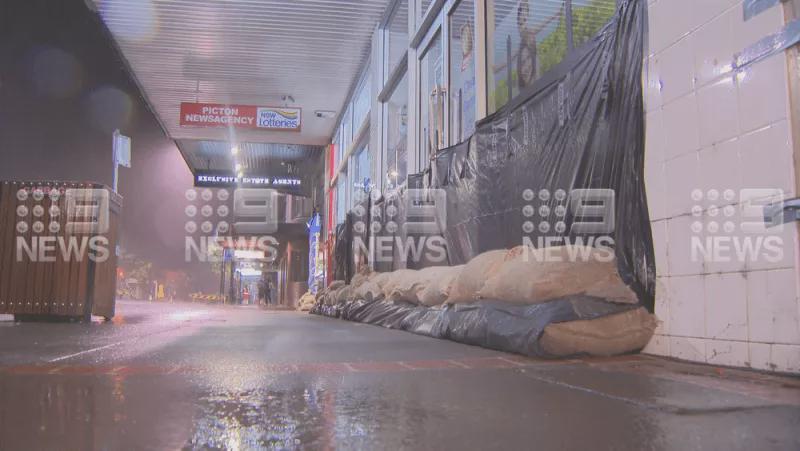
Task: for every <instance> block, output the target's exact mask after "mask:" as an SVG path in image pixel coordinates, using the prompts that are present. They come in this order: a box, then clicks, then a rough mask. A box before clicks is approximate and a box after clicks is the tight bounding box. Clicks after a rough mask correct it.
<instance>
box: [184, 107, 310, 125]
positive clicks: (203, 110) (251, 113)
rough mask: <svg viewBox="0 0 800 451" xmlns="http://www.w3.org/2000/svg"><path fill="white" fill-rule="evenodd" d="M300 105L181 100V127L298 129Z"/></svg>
mask: <svg viewBox="0 0 800 451" xmlns="http://www.w3.org/2000/svg"><path fill="white" fill-rule="evenodd" d="M300 117H301V110H300V108H289V107H270V106H255V105H223V104H219V103H185V102H184V103H181V126H184V127H236V128H249V129H256V130H272V131H276V130H277V131H295V132H299V131H300V126H301V122H300Z"/></svg>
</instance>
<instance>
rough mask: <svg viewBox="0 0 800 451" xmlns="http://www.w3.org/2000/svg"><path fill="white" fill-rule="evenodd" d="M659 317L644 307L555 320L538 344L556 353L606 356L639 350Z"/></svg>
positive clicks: (562, 355)
mask: <svg viewBox="0 0 800 451" xmlns="http://www.w3.org/2000/svg"><path fill="white" fill-rule="evenodd" d="M656 323H657V321H656V318H655V316H653V315H651V314H650V313H649V312H648V311H647V309H645V308H643V307H641V308H637V309H633V310H628V311H626V312H622V313H617V314H614V315H609V316H605V317H602V318H598V319H591V320H579V321H569V322H565V323H554V324H550V325H548V326H547V327H545V329H544V332H543V334H542V337H541V339H540V340H539V344H540V345H541V347H542V349H543V350H544V351H545V352H546V353H547V354H549V355H551V356H553V357H568V356H573V355H591V356H598V357H606V356H613V355H620V354H626V353H630V352H635V351H639V350H641V349H642V348H644V347H645V346H646V345H647V343H648V342H649V341H650V339H651V338H652V337H653V332H654V331H655V329H656Z"/></svg>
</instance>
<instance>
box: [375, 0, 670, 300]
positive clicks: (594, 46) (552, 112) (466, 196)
mask: <svg viewBox="0 0 800 451" xmlns="http://www.w3.org/2000/svg"><path fill="white" fill-rule="evenodd" d="M646 8H647V5H646V1H644V0H621V1H620V2H619V6H618V9H617V12H616V14H615V16H614V17H613V18H612V20H611V21H610V22H609V23H608V24H607V25H606V26H605V27H604V28H603V29H602V30H601V31H600V32H599V33H598V35H597V36H595V38H593V39H592V40H591V41H589V42H587V43H586V44H584V45H583V46H582V47H581V48H580V49H578V50H577V51H576V52H574V53H573V54H571V55H570V56H568V57H567V58H566V59H565V61H563V62H562V63H561V64H560V65H559V66H558V67H556V68H555V69H554V70H552V71H551V72H549V73H548V74H546V75H545V76H544V77H543V78H542V79H540V80H538V81H537V82H536V83H535V84H534V85H533V86H531V87H530V88H529V90H528V91H526V92H524V93H523V94H521V95H520V96H518V97H517V98H516V99H513V100H512V101H511V102H510V103H509V104H507V105H506V106H504V107H503V108H502V109H500V110H499V111H497V112H496V113H495V114H493V115H491V116H489V117H487V118H486V119H484V120H482V121H481V122H480V123H479V124H478V126H477V130H476V132H475V134H474V135H473V136H472V137H471V138H470V139H469V140H468V141H467V142H464V143H461V144H459V145H456V146H453V147H450V148H448V149H444V150H442V151H440V152H439V153H437V155H436V157H435V158H434V159H433V160H432V164H431V167H430V168H429V169H428V171H426V172H425V173H423V174H415V175H411V176H409V183H408V187H409V188H415V187H426V188H436V189H442V190H444V192H445V193H446V213H447V215H446V220H445V221H443V222H442V223H441V224H440V232H441V233H442V235H443V236H444V239H445V241H446V247H447V262H445V263H444V264H449V265H460V264H464V263H466V262H468V261H469V260H471V259H472V258H473V257H475V256H476V255H478V254H481V253H483V252H486V251H489V250H494V249H504V248H506V249H509V248H513V247H515V246H519V245H521V244H524V243H530V244H533V245H534V246H536V247H542V244H541V243H543V242H544V241H541V242H540V240H545V239H550V240H564V241H565V242H566V243H571V244H588V245H593V243H594V244H595V245H596V242H593V241H592V240H597V239H600V238H602V237H605V238H610V239H613V243H614V249H615V253H616V257H617V262H618V269H619V273H620V275H621V276H622V278H623V280H624V281H625V282H626V283H627V284H628V285H629V286H631V288H632V289H633V290H634V291H635V292H636V293H637V295H638V296H639V299H640V300H641V302H642V305H644V306H645V307H647V308H648V309H649V310H650V311H651V312H652V311H653V308H654V297H655V262H654V251H653V242H652V234H651V229H650V222H649V214H648V208H647V199H646V195H645V185H644V145H645V143H644V133H645V124H644V106H643V97H642V69H643V67H642V65H643V55H644V51H643V49H644V47H643V45H644V43H645V41H646V32H647V31H646V30H647V29H646V23H647V10H646ZM585 189H601V190H602V189H605V190H613V193H614V196H615V197H614V202H615V210H614V214H613V218H614V223H615V228H614V230H613V231H612V232H603V233H600V234H593V235H592V234H587V233H584V232H581V233H577V232H575V229H574V228H573V225H574V224H575V223H576V220H577V221H578V222H586V221H587V220H589V221H592V220H596V219H597V218H586V217H579V218H576V215H575V211H576V209H575V208H566V214H565V215H564V216H563V217H562V216H558V214H557V211H558V210H557V207H559V206H563V207H569V206H570V200H571V199H572V198H573V193H575V192H576V191H575V190H585ZM542 190H546V191H545V194H547V195H548V196H549V197H548V196H544V197H539V195H540V193H541V192H542ZM564 193H566V198H561V199H559V198H558V195H559V194H564ZM531 194H532V195H531ZM414 195H415V196H418V195H419V194H418V193H415V194H414ZM408 196H409V194H408V191H405V192H403V193H400V194H398V193H392V194H390V195H388V197H384V198H382V199H378V200H377V201H375V203H374V204H373V205H372V212H373V213H372V216H371V218H370V220H371V222H370V227H369V228H370V233H372V236H373V237H390V238H392V239H394V238H399V242H400V243H405V242H406V241H405V240H406V239H407V238H408V236H407V235H406V232H405V230H404V224H405V223H406V222H411V221H413V218H411V217H406V211H405V210H406V209H407V208H406V206H407V205H408V202H409V201H410V199H409V198H408ZM541 207H546V211H547V212H548V213H547V214H545V215H542V214H541V213H540V212H541V211H542V210H541ZM388 208H393V209H394V213H395V214H394V215H393V216H391V217H390V215H387V214H386V211H387V209H388ZM390 223H391V224H390ZM542 223H546V224H545V225H543V224H542ZM559 223H561V224H559ZM559 227H562V228H559ZM412 238H413V237H412ZM605 238H604V239H605ZM527 240H529V241H527ZM606 242H607V241H606ZM561 243H562V242H559V241H556V242H555V243H554V244H553V243H547V245H559V244H561ZM424 257H425V256H424V255H423V258H413V256H411V255H408V252H407V248H403V247H402V246H398V245H395V246H394V247H393V256H392V259H391V260H390V261H387V259H372V260H373V267H374V269H375V270H376V271H380V272H385V271H394V270H397V269H402V268H412V269H420V268H424V267H428V266H433V265H437V264H442V263H437V262H431V261H426V259H425V258H424Z"/></svg>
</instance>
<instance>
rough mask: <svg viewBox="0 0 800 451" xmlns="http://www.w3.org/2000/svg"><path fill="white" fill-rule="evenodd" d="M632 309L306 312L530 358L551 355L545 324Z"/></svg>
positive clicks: (582, 299) (549, 306)
mask: <svg viewBox="0 0 800 451" xmlns="http://www.w3.org/2000/svg"><path fill="white" fill-rule="evenodd" d="M634 308H637V306H633V305H619V304H611V303H608V302H605V301H603V300H602V299H597V298H591V297H587V296H572V297H569V298H564V299H558V300H554V301H551V302H547V303H545V304H535V305H517V304H511V303H508V302H500V301H481V302H478V303H475V304H468V305H444V306H441V307H434V308H431V307H425V306H418V305H414V304H409V303H403V302H387V301H383V300H378V301H373V302H367V301H363V300H358V301H352V302H347V303H344V304H339V305H336V306H324V305H317V306H315V307H314V309H312V311H311V313H316V314H320V315H324V316H330V317H333V318H341V319H344V320H348V321H355V322H361V323H367V324H373V325H376V326H381V327H386V328H390V329H397V330H404V331H407V332H412V333H415V334H418V335H425V336H429V337H433V338H440V339H447V340H452V341H456V342H459V343H464V344H468V345H475V346H482V347H486V348H490V349H496V350H499V351H505V352H512V353H516V354H523V355H527V356H531V357H554V356H551V355H548V354H547V353H546V352H545V351H544V350H543V349H542V348H541V346H540V345H539V339H540V338H541V336H542V333H544V329H545V327H547V326H548V325H549V324H553V323H560V322H567V321H577V320H591V319H596V318H601V317H603V316H607V315H612V314H615V313H621V312H625V311H628V310H631V309H634Z"/></svg>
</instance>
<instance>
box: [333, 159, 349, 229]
mask: <svg viewBox="0 0 800 451" xmlns="http://www.w3.org/2000/svg"><path fill="white" fill-rule="evenodd" d="M347 191H348V190H347V173H346V172H343V173H340V174H339V178H338V179H337V180H336V224H344V220H345V218H346V217H347Z"/></svg>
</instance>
